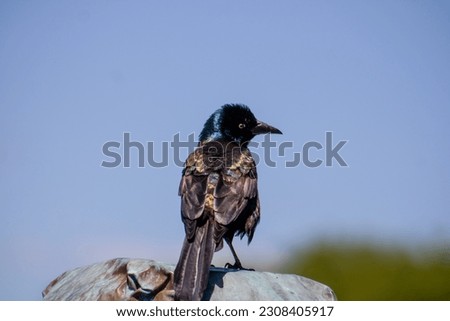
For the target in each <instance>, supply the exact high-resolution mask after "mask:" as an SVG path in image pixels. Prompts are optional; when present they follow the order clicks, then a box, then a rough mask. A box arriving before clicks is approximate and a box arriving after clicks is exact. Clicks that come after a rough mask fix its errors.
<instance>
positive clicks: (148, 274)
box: [42, 258, 336, 301]
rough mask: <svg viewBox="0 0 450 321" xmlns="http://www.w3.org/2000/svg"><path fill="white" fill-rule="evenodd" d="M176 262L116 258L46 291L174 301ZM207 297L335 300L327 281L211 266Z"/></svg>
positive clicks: (62, 296) (54, 295)
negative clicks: (324, 282) (322, 282)
mask: <svg viewBox="0 0 450 321" xmlns="http://www.w3.org/2000/svg"><path fill="white" fill-rule="evenodd" d="M173 269H174V266H173V265H169V264H164V263H159V262H156V261H153V260H145V259H126V258H119V259H112V260H108V261H105V262H101V263H96V264H92V265H89V266H86V267H80V268H76V269H74V270H71V271H67V272H64V273H63V274H61V275H60V276H58V277H57V278H56V279H55V280H53V281H52V282H51V283H50V284H49V285H48V286H47V288H46V289H45V290H44V291H43V292H42V296H43V298H44V300H50V301H65V300H75V301H84V300H87V301H98V300H139V301H148V300H155V301H170V300H173ZM203 299H204V300H211V301H231V300H249V301H275V300H283V301H287V300H295V301H301V300H324V301H325V300H336V296H335V295H334V292H333V291H332V290H331V289H330V288H329V287H328V286H326V285H323V284H321V283H318V282H316V281H313V280H310V279H307V278H305V277H301V276H298V275H290V274H276V273H269V272H256V271H237V270H231V269H221V268H214V267H212V268H211V272H210V277H209V283H208V288H207V289H206V291H205V294H204V297H203Z"/></svg>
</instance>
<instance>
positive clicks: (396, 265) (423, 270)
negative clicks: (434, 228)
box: [286, 242, 450, 301]
mask: <svg viewBox="0 0 450 321" xmlns="http://www.w3.org/2000/svg"><path fill="white" fill-rule="evenodd" d="M299 253H300V254H298V255H297V256H295V257H294V258H293V260H292V261H291V262H290V263H289V264H288V265H287V270H286V272H288V273H295V274H298V275H303V276H306V277H308V278H311V279H313V280H316V281H319V282H321V283H324V284H326V285H328V286H330V287H331V288H332V289H333V290H334V292H335V293H336V295H337V298H338V300H355V301H360V300H361V301H363V300H375V301H378V300H386V301H388V300H402V301H406V300H418V301H423V300H436V301H439V300H450V253H449V247H446V248H444V249H437V248H435V247H431V248H430V247H429V248H427V249H425V248H422V249H421V250H417V251H415V252H412V251H410V250H406V249H404V248H402V247H400V246H399V247H397V248H395V249H393V248H390V249H384V248H379V247H376V246H375V245H371V244H351V243H345V242H344V243H340V242H338V243H336V242H321V243H317V244H316V245H314V246H312V247H310V248H308V249H306V250H302V251H299Z"/></svg>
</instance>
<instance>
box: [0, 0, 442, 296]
mask: <svg viewBox="0 0 450 321" xmlns="http://www.w3.org/2000/svg"><path fill="white" fill-rule="evenodd" d="M449 15H450V6H449V4H448V2H446V1H433V2H424V1H422V2H419V1H364V2H362V1H344V2H339V3H338V2H327V1H226V2H225V1H208V2H206V1H203V2H202V1H189V2H186V1H184V2H183V1H131V2H130V1H39V2H37V1H2V2H1V4H0V70H1V74H0V111H1V117H0V148H1V151H2V152H1V153H0V177H1V180H0V195H1V196H0V197H1V202H0V215H1V220H2V224H1V225H0V256H1V257H2V258H3V262H4V263H3V264H2V265H1V267H0V288H1V290H0V299H3V300H6V299H11V300H36V299H37V300H38V299H40V291H42V290H43V289H44V288H45V286H46V285H47V284H48V283H49V282H50V281H51V280H52V279H53V278H54V277H56V276H57V275H59V274H60V273H62V272H64V271H65V270H67V269H71V268H75V267H78V266H81V265H85V264H90V263H93V262H97V261H101V260H105V259H109V258H114V257H144V258H152V259H155V260H159V261H165V262H169V263H176V261H177V259H178V254H179V249H180V246H181V242H182V239H183V233H184V232H183V226H182V224H181V221H180V215H179V198H178V196H177V190H178V183H179V179H180V174H181V168H180V167H178V166H176V165H175V164H173V162H172V163H170V164H169V166H167V167H164V168H152V167H150V166H146V167H144V168H139V167H138V166H137V154H136V153H135V154H132V155H131V163H132V164H131V165H132V166H131V167H130V168H124V167H123V166H119V167H116V168H104V167H102V166H101V163H102V161H104V160H110V159H109V158H107V157H106V156H105V155H103V154H102V146H103V144H104V143H105V142H108V141H118V142H122V141H123V133H125V132H127V133H130V137H131V139H132V140H133V141H139V142H141V143H143V144H145V143H146V142H149V141H150V142H154V145H155V146H156V147H157V148H160V147H161V146H162V144H163V142H164V141H167V142H170V141H172V140H173V137H174V135H176V134H177V133H179V135H180V137H181V139H187V137H188V135H189V134H191V133H193V132H194V133H195V135H196V136H197V135H198V134H199V133H200V130H201V128H202V126H203V123H204V122H205V120H206V119H207V117H208V116H209V115H210V114H211V113H212V112H213V111H214V110H215V109H217V108H218V107H220V106H221V105H223V104H225V103H233V102H239V103H244V104H247V105H249V106H250V107H251V108H252V110H253V112H254V113H255V115H256V117H258V118H259V119H261V120H263V121H265V122H268V123H270V124H272V125H274V126H276V127H278V128H280V129H281V130H282V131H283V133H284V135H283V136H273V137H272V140H273V141H275V142H277V143H282V142H292V144H293V148H292V149H290V150H289V151H288V152H287V155H286V156H284V157H282V156H277V155H273V157H272V159H273V160H274V161H276V163H277V166H275V167H269V166H266V165H265V164H263V163H260V164H259V167H258V172H259V190H260V198H261V207H262V220H261V223H260V225H259V227H258V229H257V231H256V235H255V238H254V240H253V243H252V244H251V246H250V247H247V245H246V242H239V241H238V240H236V242H235V243H236V248H237V251H238V252H239V254H240V256H241V259H242V261H243V263H244V264H245V263H246V262H249V263H250V264H246V265H252V266H254V267H256V268H257V269H258V268H267V269H270V268H273V269H275V270H276V268H275V266H276V265H274V262H276V261H279V260H284V259H288V258H289V257H290V255H291V254H292V253H293V252H294V251H295V250H296V249H297V248H298V247H302V246H306V245H308V244H311V243H312V242H314V241H315V240H320V239H324V238H331V239H342V238H344V239H347V240H353V241H354V242H359V241H361V240H366V239H369V240H371V241H372V242H374V243H376V244H378V245H379V246H390V245H391V244H397V243H401V244H404V245H405V246H408V247H410V248H412V249H414V248H415V247H418V246H420V245H421V244H423V243H427V242H431V243H433V244H437V246H443V247H447V248H448V242H449V235H450V197H449V195H450V169H449V168H450V167H449V166H448V159H449V157H450V142H449V137H450V129H449V125H448V124H449V123H450V91H449V88H450V59H448V57H450V20H449V19H448V17H449ZM327 131H331V132H332V133H333V142H334V144H336V143H337V142H339V141H341V140H346V141H348V142H347V143H346V144H345V146H344V147H343V148H342V149H341V150H340V155H341V156H342V157H343V158H344V159H345V161H346V162H347V163H348V165H349V166H348V167H341V166H339V165H338V164H337V163H336V162H334V163H333V166H331V167H327V166H324V165H322V166H319V167H317V168H308V167H306V166H304V165H301V164H300V165H299V166H296V167H294V168H286V167H285V166H284V165H283V164H284V162H285V161H286V159H290V157H291V156H292V154H293V153H294V152H301V151H302V146H303V145H304V144H305V143H307V142H310V141H317V142H319V143H321V144H322V145H325V133H326V132H327ZM262 140H263V138H262V137H259V138H256V139H255V141H256V142H259V143H261V142H262ZM157 148H156V151H155V153H156V157H155V158H156V159H158V158H157V156H160V154H161V152H160V150H158V149H157ZM256 151H257V152H260V151H261V150H260V149H257V150H256ZM134 152H136V151H134ZM323 152H324V151H323V150H322V151H315V152H312V153H311V157H312V158H321V157H322V158H323V157H324V153H323ZM229 260H231V254H230V253H229V251H228V249H226V248H225V249H224V250H222V251H221V252H219V253H217V254H216V258H215V261H214V262H216V263H217V264H222V263H224V262H227V261H229Z"/></svg>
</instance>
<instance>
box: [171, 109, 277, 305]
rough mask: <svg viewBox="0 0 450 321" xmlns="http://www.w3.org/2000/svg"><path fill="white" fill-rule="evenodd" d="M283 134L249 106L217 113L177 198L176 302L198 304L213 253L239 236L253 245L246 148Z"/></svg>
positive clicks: (254, 209)
mask: <svg viewBox="0 0 450 321" xmlns="http://www.w3.org/2000/svg"><path fill="white" fill-rule="evenodd" d="M262 133H278V134H281V131H279V130H278V129H276V128H274V127H271V126H269V125H267V124H265V123H263V122H260V121H258V120H257V119H256V118H255V116H254V115H253V113H252V112H251V111H250V109H249V108H248V107H247V106H245V105H225V106H223V107H222V108H220V109H218V110H217V111H216V112H215V113H213V114H212V115H211V116H210V117H209V118H208V120H207V121H206V123H205V125H204V128H203V130H202V132H201V133H200V137H199V138H200V143H199V146H198V148H197V149H196V150H195V151H194V152H193V153H192V154H190V155H189V157H188V159H187V160H186V163H185V168H184V170H183V176H182V178H181V182H180V188H179V194H180V196H181V219H182V221H183V223H184V227H185V233H186V237H185V240H184V243H183V247H182V250H181V254H180V259H179V260H178V264H177V266H176V268H175V272H174V283H175V299H177V300H200V299H201V298H202V296H203V292H204V291H205V289H206V286H207V284H208V275H209V267H210V265H211V261H212V257H213V254H214V252H215V251H218V250H220V249H221V248H222V246H223V239H225V241H226V242H227V244H228V245H229V246H230V249H231V251H232V253H233V256H234V259H235V264H234V265H233V266H232V267H234V268H238V269H242V265H241V262H240V261H239V258H238V257H237V255H236V252H235V251H234V248H233V246H232V240H233V237H234V236H235V235H238V236H240V237H241V238H242V237H243V236H244V235H247V236H248V242H249V243H250V242H251V240H252V238H253V234H254V231H255V228H256V225H257V224H258V222H259V217H260V212H259V199H258V190H257V173H256V165H255V162H254V160H253V158H252V156H251V153H250V151H249V149H248V148H247V144H248V142H249V141H250V140H251V139H252V138H253V137H254V136H255V135H258V134H262Z"/></svg>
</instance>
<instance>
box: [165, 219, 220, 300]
mask: <svg viewBox="0 0 450 321" xmlns="http://www.w3.org/2000/svg"><path fill="white" fill-rule="evenodd" d="M215 247H216V246H215V242H214V222H213V221H212V220H207V221H206V222H205V224H204V225H202V226H200V227H197V230H196V233H195V236H194V238H193V239H192V240H187V239H186V238H185V239H184V242H183V248H182V249H181V254H180V259H179V260H178V263H177V266H176V268H175V272H174V286H175V300H182V301H199V300H201V299H202V296H203V292H204V291H205V289H206V287H207V285H208V278H209V267H210V265H211V262H212V258H213V254H214V251H215Z"/></svg>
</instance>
